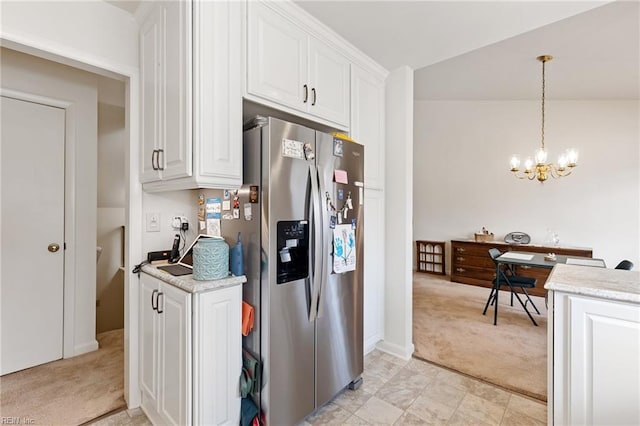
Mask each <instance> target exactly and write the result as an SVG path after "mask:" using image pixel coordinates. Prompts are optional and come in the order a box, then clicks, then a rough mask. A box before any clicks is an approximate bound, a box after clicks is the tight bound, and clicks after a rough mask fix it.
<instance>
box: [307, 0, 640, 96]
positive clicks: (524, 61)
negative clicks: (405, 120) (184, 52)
mask: <svg viewBox="0 0 640 426" xmlns="http://www.w3.org/2000/svg"><path fill="white" fill-rule="evenodd" d="M297 3H298V4H299V5H300V6H301V7H302V8H304V9H305V10H307V12H309V13H310V14H311V15H313V16H315V17H317V18H318V19H319V20H321V21H323V22H324V23H325V24H327V25H328V26H330V27H331V28H333V29H334V30H335V31H336V32H338V33H339V34H340V35H342V36H343V37H344V38H345V39H347V40H348V41H350V42H351V43H352V44H354V45H355V46H357V47H358V48H360V49H361V50H362V51H364V52H365V53H367V54H368V55H369V56H371V57H372V58H373V59H374V60H376V61H377V62H379V63H381V64H382V65H383V66H385V67H386V68H387V69H390V70H392V69H394V68H396V67H398V66H401V65H404V64H406V65H409V66H411V67H412V68H413V69H414V70H415V81H414V98H415V99H416V100H432V99H451V100H460V99H536V98H539V96H540V78H541V77H540V72H541V70H540V63H539V62H538V61H537V60H536V59H535V58H536V57H537V56H539V55H542V54H551V55H553V56H554V57H555V59H554V60H553V61H551V62H549V63H547V77H548V78H547V81H548V84H547V87H548V90H547V94H548V97H549V98H550V99H554V98H555V99H638V98H639V91H640V89H639V81H640V72H639V70H640V59H639V52H640V45H639V38H640V37H639V34H638V26H639V22H640V10H639V5H640V3H639V2H638V1H635V0H632V1H615V2H608V1H599V2H595V1H573V2H571V1H569V2H566V1H517V0H514V1H416V2H412V1H408V2H406V1H347V2H345V1H341V2H333V1H305V0H299V1H297ZM365 17H366V19H365Z"/></svg>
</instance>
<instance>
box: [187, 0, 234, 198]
mask: <svg viewBox="0 0 640 426" xmlns="http://www.w3.org/2000/svg"><path fill="white" fill-rule="evenodd" d="M193 7H194V14H193V16H194V21H193V26H194V32H193V33H194V41H193V45H194V46H193V48H194V58H193V63H194V82H193V83H194V86H193V87H194V112H193V113H194V135H193V138H194V147H193V148H194V154H195V156H194V168H195V170H194V172H195V173H196V174H197V176H198V179H199V180H200V181H201V182H206V183H209V182H213V183H216V184H218V187H219V188H222V187H225V188H232V187H239V186H240V185H241V184H242V75H241V74H242V73H241V72H240V70H241V69H242V23H243V15H242V11H243V4H242V3H241V2H226V1H225V2H213V1H207V2H196V3H194V5H193Z"/></svg>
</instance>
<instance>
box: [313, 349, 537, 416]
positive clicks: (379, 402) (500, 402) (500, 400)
mask: <svg viewBox="0 0 640 426" xmlns="http://www.w3.org/2000/svg"><path fill="white" fill-rule="evenodd" d="M363 379H364V381H363V384H362V387H361V388H360V389H358V390H357V391H350V390H345V391H343V392H342V393H341V394H340V395H338V396H337V397H336V398H335V399H334V400H333V401H331V402H330V403H329V404H327V405H325V406H324V407H322V408H320V409H319V410H318V411H317V412H316V413H314V414H313V415H311V416H310V417H308V418H307V419H306V421H305V422H303V423H302V425H305V426H306V425H325V424H334V425H371V424H375V425H432V424H433V425H436V424H437V425H440V424H442V425H444V424H448V425H532V426H533V425H546V418H547V417H546V416H547V406H546V404H545V403H542V402H539V401H536V400H533V399H529V398H527V397H524V396H521V395H518V394H515V393H512V392H508V391H505V390H503V389H501V388H498V387H495V386H492V385H489V384H486V383H484V382H481V381H478V380H475V379H472V378H469V377H467V376H464V375H461V374H458V373H455V372H453V371H451V370H447V369H445V368H441V367H438V366H436V365H433V364H430V363H427V362H424V361H421V360H418V359H415V358H412V359H410V360H409V361H404V360H402V359H399V358H396V357H394V356H391V355H388V354H385V353H383V352H380V351H373V352H372V353H370V354H369V355H367V356H366V358H365V371H364V373H363Z"/></svg>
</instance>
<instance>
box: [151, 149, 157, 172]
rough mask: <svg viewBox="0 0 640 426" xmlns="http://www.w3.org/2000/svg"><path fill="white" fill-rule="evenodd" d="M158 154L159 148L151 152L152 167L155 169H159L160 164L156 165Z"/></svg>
mask: <svg viewBox="0 0 640 426" xmlns="http://www.w3.org/2000/svg"><path fill="white" fill-rule="evenodd" d="M157 154H158V150H157V149H154V150H153V152H152V153H151V168H152V169H153V170H158V166H157V165H156V156H157Z"/></svg>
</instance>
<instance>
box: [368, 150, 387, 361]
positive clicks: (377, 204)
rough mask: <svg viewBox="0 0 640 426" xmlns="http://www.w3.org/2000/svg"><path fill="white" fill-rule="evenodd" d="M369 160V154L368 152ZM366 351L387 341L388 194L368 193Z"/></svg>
mask: <svg viewBox="0 0 640 426" xmlns="http://www.w3.org/2000/svg"><path fill="white" fill-rule="evenodd" d="M365 161H366V152H365ZM364 200H365V201H364V217H365V221H364V233H365V235H366V241H365V245H364V325H363V327H364V351H365V353H367V352H369V351H371V350H373V349H374V348H375V345H376V343H378V342H379V341H380V340H382V339H383V338H384V275H385V266H384V265H385V245H384V241H385V233H384V229H385V226H384V217H385V215H384V207H385V206H384V192H382V191H379V190H375V189H365V190H364Z"/></svg>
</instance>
